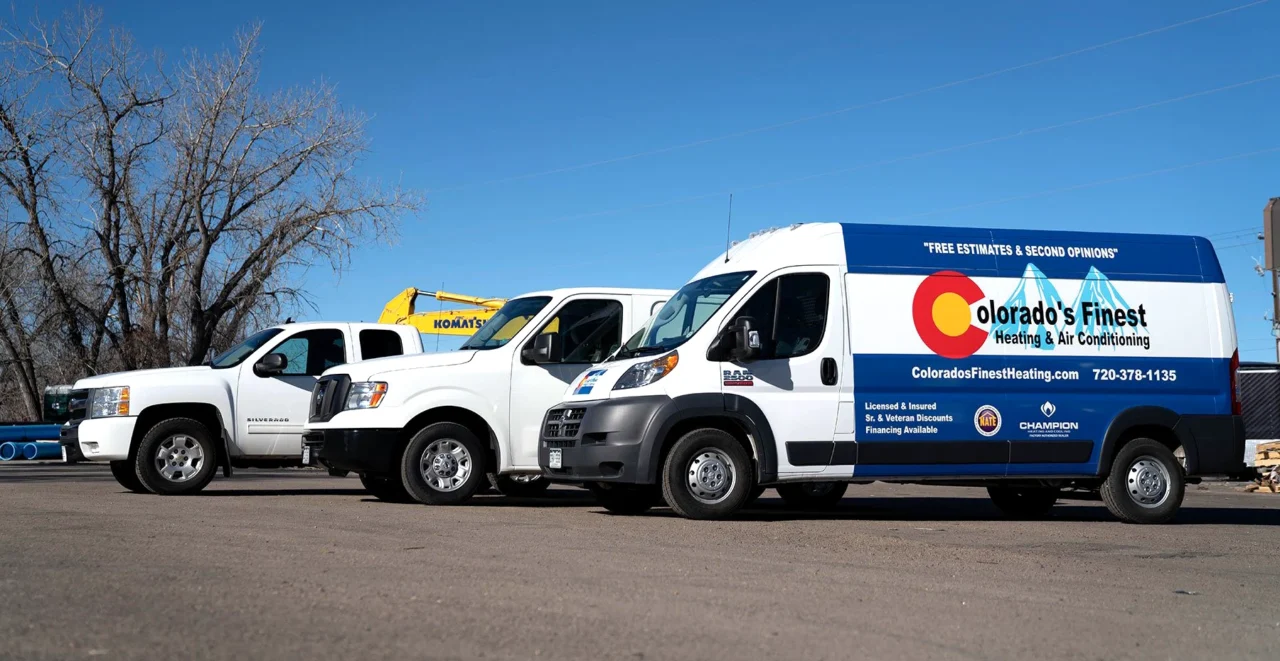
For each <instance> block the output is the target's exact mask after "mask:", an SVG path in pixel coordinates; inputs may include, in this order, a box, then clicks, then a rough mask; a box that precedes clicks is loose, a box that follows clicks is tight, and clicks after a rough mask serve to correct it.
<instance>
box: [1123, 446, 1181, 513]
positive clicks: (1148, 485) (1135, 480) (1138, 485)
mask: <svg viewBox="0 0 1280 661" xmlns="http://www.w3.org/2000/svg"><path fill="white" fill-rule="evenodd" d="M1172 481H1173V480H1172V479H1171V478H1170V476H1169V470H1168V469H1167V468H1165V466H1164V464H1162V463H1160V462H1159V461H1157V460H1156V459H1155V458H1154V457H1150V456H1146V455H1144V456H1141V457H1138V458H1137V459H1135V460H1134V462H1133V463H1132V464H1130V465H1129V474H1128V475H1127V476H1125V487H1126V490H1127V491H1128V492H1129V498H1131V499H1133V502H1135V503H1137V504H1138V505H1141V506H1142V507H1159V506H1160V505H1162V504H1164V501H1165V500H1167V499H1168V498H1169V485H1170V483H1171V482H1172Z"/></svg>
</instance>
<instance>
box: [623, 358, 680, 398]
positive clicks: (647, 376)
mask: <svg viewBox="0 0 1280 661" xmlns="http://www.w3.org/2000/svg"><path fill="white" fill-rule="evenodd" d="M679 362H680V354H679V353H677V352H675V351H672V352H671V353H669V354H667V355H665V356H658V357H657V358H654V359H653V360H646V361H644V362H643V363H636V364H635V365H632V366H631V367H630V368H629V369H627V371H626V372H623V373H622V377H621V378H619V379H618V382H617V383H615V384H613V389H614V390H626V389H628V388H640V387H642V386H647V385H649V384H650V383H654V382H656V381H657V380H658V379H661V378H662V377H664V376H666V375H668V374H670V373H671V370H673V369H675V368H676V365H677V364H678V363H679Z"/></svg>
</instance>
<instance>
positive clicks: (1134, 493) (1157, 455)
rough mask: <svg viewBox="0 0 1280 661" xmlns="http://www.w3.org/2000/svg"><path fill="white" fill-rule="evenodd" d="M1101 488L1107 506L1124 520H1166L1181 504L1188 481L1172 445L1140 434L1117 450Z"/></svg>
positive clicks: (1145, 521) (1103, 500) (1176, 511)
mask: <svg viewBox="0 0 1280 661" xmlns="http://www.w3.org/2000/svg"><path fill="white" fill-rule="evenodd" d="M1099 491H1100V492H1101V495H1102V502H1103V503H1106V505H1107V509H1108V510H1110V511H1111V513H1112V514H1114V515H1115V517H1116V518H1117V519H1120V520H1121V521H1124V522H1125V523H1166V522H1168V521H1169V520H1171V519H1173V517H1174V515H1176V514H1177V513H1178V508H1179V507H1182V498H1183V496H1185V495H1186V483H1185V480H1184V478H1183V475H1182V466H1181V465H1180V464H1179V463H1178V459H1177V457H1175V456H1173V453H1172V452H1170V451H1169V448H1167V447H1165V446H1164V445H1163V444H1162V443H1159V442H1158V441H1153V440H1151V439H1149V438H1139V439H1134V440H1132V441H1130V442H1128V443H1126V444H1125V445H1124V447H1122V448H1120V452H1118V453H1116V458H1115V461H1113V462H1111V474H1110V475H1108V476H1107V479H1106V480H1105V481H1103V483H1102V488H1101V489H1099Z"/></svg>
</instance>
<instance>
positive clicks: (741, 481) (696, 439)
mask: <svg viewBox="0 0 1280 661" xmlns="http://www.w3.org/2000/svg"><path fill="white" fill-rule="evenodd" d="M754 488H755V471H753V470H752V466H751V456H750V455H748V454H747V451H746V449H745V448H743V447H742V444H741V443H739V442H738V439H736V438H734V437H733V436H731V435H729V434H728V433H726V432H724V431H721V430H719V429H696V430H694V431H691V432H689V433H688V434H685V435H684V436H682V437H681V438H680V440H678V441H676V444H675V445H674V446H672V447H671V452H669V453H667V460H666V462H664V464H663V467H662V495H663V497H664V499H665V500H666V501H667V504H668V505H670V506H671V509H673V510H675V511H676V513H677V514H679V515H680V516H683V517H685V518H689V519H723V518H725V517H728V516H731V515H732V514H733V513H734V512H737V511H738V510H739V509H741V508H742V506H743V505H745V504H746V502H747V499H748V498H750V497H751V493H752V491H753V490H754Z"/></svg>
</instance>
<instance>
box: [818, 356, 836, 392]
mask: <svg viewBox="0 0 1280 661" xmlns="http://www.w3.org/2000/svg"><path fill="white" fill-rule="evenodd" d="M839 381H840V371H839V370H838V369H836V359H835V358H823V359H822V385H824V386H834V385H835V384H837V383H839Z"/></svg>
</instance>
